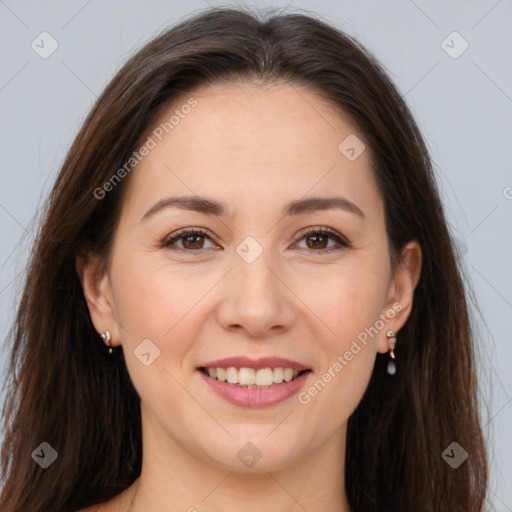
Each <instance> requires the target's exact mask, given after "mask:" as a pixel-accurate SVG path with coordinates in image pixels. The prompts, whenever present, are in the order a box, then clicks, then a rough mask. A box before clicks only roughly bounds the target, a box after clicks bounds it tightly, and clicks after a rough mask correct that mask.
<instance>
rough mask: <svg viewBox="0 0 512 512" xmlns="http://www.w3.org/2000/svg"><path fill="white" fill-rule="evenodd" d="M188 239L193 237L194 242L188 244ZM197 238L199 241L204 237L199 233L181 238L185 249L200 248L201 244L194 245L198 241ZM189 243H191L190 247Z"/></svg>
mask: <svg viewBox="0 0 512 512" xmlns="http://www.w3.org/2000/svg"><path fill="white" fill-rule="evenodd" d="M190 239H195V242H192V243H191V244H189V240H190ZM198 239H199V241H203V242H204V239H203V237H202V236H201V235H189V236H187V237H184V238H183V245H184V246H185V247H186V248H187V249H202V247H203V244H200V247H197V245H196V244H197V243H198ZM190 245H192V247H191V246H190Z"/></svg>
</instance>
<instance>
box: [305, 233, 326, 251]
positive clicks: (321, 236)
mask: <svg viewBox="0 0 512 512" xmlns="http://www.w3.org/2000/svg"><path fill="white" fill-rule="evenodd" d="M320 238H321V239H323V243H321V245H320V246H319V245H315V244H316V243H317V242H318V239H320ZM313 239H315V240H316V242H314V245H313V246H311V245H310V243H309V242H310V241H312V240H313ZM307 240H308V247H309V248H310V249H324V248H325V247H326V246H327V245H326V243H327V236H325V235H320V234H319V235H311V236H309V237H308V239H307Z"/></svg>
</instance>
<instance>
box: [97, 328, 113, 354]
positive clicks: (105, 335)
mask: <svg viewBox="0 0 512 512" xmlns="http://www.w3.org/2000/svg"><path fill="white" fill-rule="evenodd" d="M100 336H101V337H102V338H103V340H104V343H105V345H107V347H109V349H108V353H109V354H112V343H111V341H110V340H111V339H112V337H111V336H110V331H105V332H102V333H101V334H100Z"/></svg>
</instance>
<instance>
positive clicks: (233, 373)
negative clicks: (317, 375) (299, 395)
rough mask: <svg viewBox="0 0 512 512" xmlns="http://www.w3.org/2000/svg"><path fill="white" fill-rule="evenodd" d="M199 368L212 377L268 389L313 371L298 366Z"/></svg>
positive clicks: (231, 382) (240, 384)
mask: <svg viewBox="0 0 512 512" xmlns="http://www.w3.org/2000/svg"><path fill="white" fill-rule="evenodd" d="M199 370H200V371H201V372H203V373H204V374H205V375H207V376H208V377H210V378H211V379H214V380H217V381H219V382H226V383H227V384H231V385H232V386H236V387H239V388H245V389H267V388H271V387H275V386H278V385H281V384H283V383H286V382H292V381H294V380H295V379H297V378H299V377H300V376H301V375H302V374H304V373H306V372H310V371H311V370H309V369H308V370H299V369H297V368H287V367H282V366H278V367H274V368H272V367H267V368H257V369H256V368H249V367H239V368H238V367H236V366H228V367H205V366H201V367H200V368H199Z"/></svg>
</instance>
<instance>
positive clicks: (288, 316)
mask: <svg viewBox="0 0 512 512" xmlns="http://www.w3.org/2000/svg"><path fill="white" fill-rule="evenodd" d="M236 258H237V259H235V262H234V268H233V270H232V271H231V272H229V274H228V276H226V277H227V279H226V280H225V283H224V289H223V299H222V300H221V302H220V304H219V307H218V309H217V321H218V322H219V324H220V325H221V326H222V327H223V328H224V329H226V330H229V331H233V332H235V331H240V332H242V331H245V334H246V335H247V336H250V337H256V338H261V337H268V336H272V335H275V334H277V333H279V332H280V331H286V330H288V329H290V327H291V326H292V325H293V324H294V322H295V321H296V318H297V315H296V308H294V306H293V297H294V296H293V293H292V292H291V291H290V288H289V287H287V286H286V284H285V282H284V280H283V278H282V276H279V272H277V271H276V270H274V269H273V268H272V266H271V264H270V263H271V262H270V261H268V259H267V258H266V257H265V251H264V252H263V254H262V255H261V256H260V257H259V258H258V259H256V261H253V262H252V263H247V262H246V261H244V260H243V259H242V258H238V256H237V257H236Z"/></svg>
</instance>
